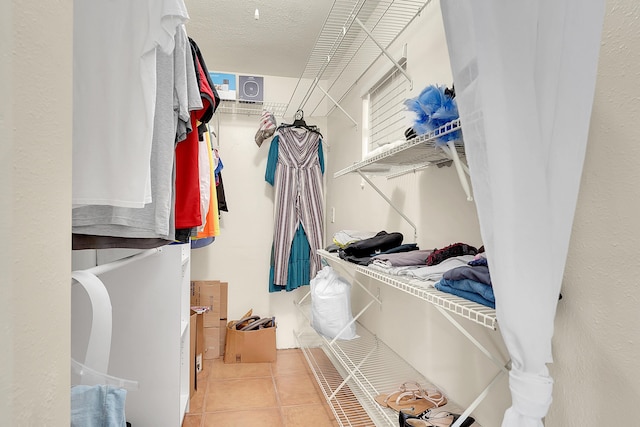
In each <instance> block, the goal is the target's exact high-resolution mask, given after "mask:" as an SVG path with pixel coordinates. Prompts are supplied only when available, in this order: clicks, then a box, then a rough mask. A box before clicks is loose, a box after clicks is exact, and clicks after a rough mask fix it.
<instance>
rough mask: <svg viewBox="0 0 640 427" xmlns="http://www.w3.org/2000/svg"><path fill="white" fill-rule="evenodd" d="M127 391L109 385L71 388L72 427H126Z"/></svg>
mask: <svg viewBox="0 0 640 427" xmlns="http://www.w3.org/2000/svg"><path fill="white" fill-rule="evenodd" d="M126 397H127V391H126V390H124V389H120V388H115V387H111V386H108V385H95V386H88V385H77V386H73V387H71V427H103V426H110V427H125V426H126V420H125V414H124V406H125V400H126Z"/></svg>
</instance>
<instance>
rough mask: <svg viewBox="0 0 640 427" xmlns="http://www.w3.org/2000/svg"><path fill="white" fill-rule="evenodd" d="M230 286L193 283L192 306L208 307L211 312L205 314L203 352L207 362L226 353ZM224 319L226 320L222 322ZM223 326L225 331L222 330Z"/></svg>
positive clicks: (217, 282)
mask: <svg viewBox="0 0 640 427" xmlns="http://www.w3.org/2000/svg"><path fill="white" fill-rule="evenodd" d="M227 295H228V284H227V283H226V282H220V281H219V280H196V281H193V282H191V304H192V305H194V306H207V307H209V309H210V310H209V312H207V313H205V314H203V319H202V320H203V326H204V330H203V335H204V338H203V340H204V341H203V342H204V349H203V351H202V355H203V358H204V359H205V360H210V359H217V358H219V357H220V356H222V355H223V353H224V336H225V330H224V326H225V325H226V318H227V306H228V305H227ZM221 319H224V320H221ZM221 325H222V328H223V329H220V328H221Z"/></svg>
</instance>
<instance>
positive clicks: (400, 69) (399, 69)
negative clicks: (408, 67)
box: [355, 17, 413, 89]
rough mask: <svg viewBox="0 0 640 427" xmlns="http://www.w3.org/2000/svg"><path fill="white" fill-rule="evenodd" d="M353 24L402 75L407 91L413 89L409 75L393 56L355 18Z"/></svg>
mask: <svg viewBox="0 0 640 427" xmlns="http://www.w3.org/2000/svg"><path fill="white" fill-rule="evenodd" d="M355 22H356V24H358V26H359V27H360V28H361V29H362V31H364V32H365V33H366V34H367V36H368V37H369V38H370V39H371V41H372V42H374V43H375V44H376V46H378V47H379V48H380V50H381V51H382V53H384V55H385V56H386V57H387V58H389V61H391V62H392V63H393V65H394V66H395V67H396V69H397V70H398V71H400V72H401V73H402V75H403V76H404V77H405V78H406V79H407V80H408V81H409V89H413V80H412V79H411V76H409V74H407V72H406V71H405V70H404V68H402V67H401V66H400V64H398V61H396V60H395V59H393V56H391V54H390V53H389V52H388V51H387V49H385V48H384V46H382V45H381V44H380V43H379V42H378V40H376V38H375V37H374V36H373V34H371V31H369V30H368V29H367V27H365V25H364V24H363V23H362V21H360V19H359V18H358V17H356V19H355Z"/></svg>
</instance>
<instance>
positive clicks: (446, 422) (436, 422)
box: [398, 408, 476, 427]
mask: <svg viewBox="0 0 640 427" xmlns="http://www.w3.org/2000/svg"><path fill="white" fill-rule="evenodd" d="M433 409H435V408H431V409H427V410H426V411H424V412H423V413H421V414H419V415H409V414H406V413H404V412H402V411H400V412H399V415H398V422H399V425H400V427H414V426H417V427H449V426H451V425H453V423H455V422H456V421H457V420H458V418H460V415H459V414H452V413H450V412H447V411H439V412H433ZM408 420H419V421H417V422H415V423H412V424H413V425H412V424H409V423H408V422H407V421H408ZM475 421H476V420H475V419H473V417H467V418H466V419H465V420H464V421H463V422H462V424H460V427H469V426H471V424H473V423H474V422H475Z"/></svg>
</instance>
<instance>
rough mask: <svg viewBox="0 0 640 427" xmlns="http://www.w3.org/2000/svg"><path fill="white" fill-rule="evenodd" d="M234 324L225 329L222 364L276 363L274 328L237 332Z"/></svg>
mask: <svg viewBox="0 0 640 427" xmlns="http://www.w3.org/2000/svg"><path fill="white" fill-rule="evenodd" d="M234 325H235V322H229V324H228V325H227V327H226V333H227V336H226V340H225V351H224V363H261V362H275V361H276V328H275V326H274V327H270V328H263V329H257V330H253V331H238V330H237V329H235V327H234Z"/></svg>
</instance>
